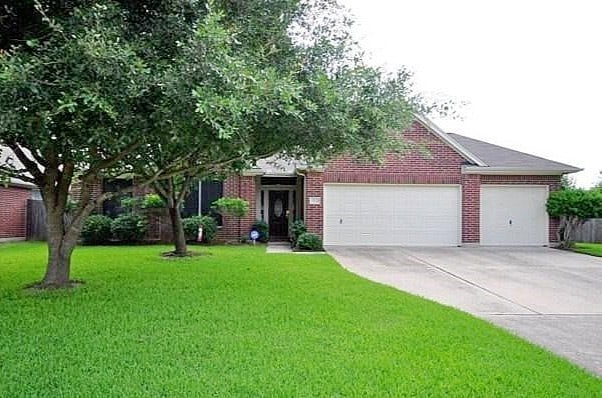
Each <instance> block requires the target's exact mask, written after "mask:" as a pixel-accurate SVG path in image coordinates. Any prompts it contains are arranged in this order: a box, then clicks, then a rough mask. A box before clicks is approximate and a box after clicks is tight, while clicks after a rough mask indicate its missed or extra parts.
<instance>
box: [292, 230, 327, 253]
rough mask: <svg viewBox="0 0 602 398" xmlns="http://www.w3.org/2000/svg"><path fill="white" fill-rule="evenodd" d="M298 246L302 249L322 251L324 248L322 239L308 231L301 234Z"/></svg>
mask: <svg viewBox="0 0 602 398" xmlns="http://www.w3.org/2000/svg"><path fill="white" fill-rule="evenodd" d="M297 247H298V248H299V249H301V250H312V251H320V250H322V239H320V237H319V236H318V235H316V234H312V233H309V232H306V233H304V234H301V236H299V239H298V240H297Z"/></svg>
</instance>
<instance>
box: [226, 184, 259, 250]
mask: <svg viewBox="0 0 602 398" xmlns="http://www.w3.org/2000/svg"><path fill="white" fill-rule="evenodd" d="M223 192H224V193H223V195H224V197H225V198H242V199H245V200H246V201H248V202H249V214H247V216H246V217H243V218H242V219H241V220H238V219H236V218H233V217H223V226H222V228H220V230H219V231H218V234H217V240H220V241H229V240H238V239H239V238H241V237H245V236H247V235H248V234H249V231H250V230H251V226H253V223H254V222H255V220H256V219H257V177H255V176H238V175H234V176H231V177H228V178H227V179H226V180H225V181H224V191H223Z"/></svg>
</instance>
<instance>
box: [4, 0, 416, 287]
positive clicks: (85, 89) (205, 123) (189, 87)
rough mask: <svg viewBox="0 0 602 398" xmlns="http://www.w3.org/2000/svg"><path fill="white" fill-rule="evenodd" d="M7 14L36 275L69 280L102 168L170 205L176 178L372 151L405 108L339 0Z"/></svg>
mask: <svg viewBox="0 0 602 398" xmlns="http://www.w3.org/2000/svg"><path fill="white" fill-rule="evenodd" d="M1 12H2V13H3V14H1V15H0V38H1V39H0V45H1V47H0V50H1V53H0V144H2V145H5V146H8V147H10V148H11V149H12V150H13V151H14V153H15V154H16V156H17V157H18V159H19V160H20V163H22V164H23V166H24V167H22V168H20V169H13V170H12V171H11V172H12V173H13V175H15V176H19V178H21V179H24V180H27V181H31V182H33V183H34V184H36V185H37V186H38V187H39V188H40V190H41V192H42V197H43V200H44V204H45V207H46V211H47V226H48V253H49V256H48V264H47V267H46V273H45V276H44V278H43V280H42V281H41V282H40V284H39V286H40V287H57V286H58V287H60V286H65V285H68V284H69V283H70V280H69V276H70V261H71V254H72V252H73V249H74V247H75V245H76V242H77V239H78V236H79V233H80V231H81V227H82V223H83V221H84V219H85V218H86V217H87V216H88V215H89V214H90V212H91V211H92V210H93V209H94V208H95V207H96V206H97V205H98V204H99V203H100V202H101V201H103V200H104V199H106V198H107V197H108V196H109V195H111V193H105V194H103V195H101V196H100V197H96V198H94V197H93V187H94V186H95V185H96V184H97V183H98V182H99V181H100V180H101V179H102V178H106V177H111V176H118V175H122V174H123V173H134V175H136V176H137V183H138V184H140V185H153V184H154V186H155V188H157V190H158V191H159V192H160V193H161V194H162V195H163V196H164V197H170V196H171V197H172V198H174V199H175V201H174V202H173V203H170V206H172V207H174V206H177V201H178V200H179V199H180V198H181V197H183V195H185V190H186V188H185V187H186V186H187V185H186V184H185V183H182V181H184V182H186V180H187V179H191V178H193V177H198V176H203V175H210V174H214V173H223V172H227V171H230V170H236V169H240V168H242V167H244V166H245V165H248V164H249V163H252V162H253V161H254V160H256V159H258V158H260V157H264V156H267V155H270V154H274V153H282V154H285V155H288V156H296V157H305V158H309V159H315V160H323V159H327V158H329V157H331V156H334V155H335V154H339V153H342V152H349V153H354V154H361V155H362V156H363V157H365V158H371V159H378V158H379V157H381V156H382V155H383V154H384V153H385V152H386V151H388V150H391V149H395V145H396V144H395V143H396V142H398V141H396V140H394V139H392V135H391V133H390V132H391V129H399V128H402V127H403V126H404V124H405V123H407V122H408V121H409V120H410V117H411V114H410V112H411V110H412V106H413V103H412V102H414V101H413V100H412V99H411V98H410V94H409V75H408V74H407V73H406V72H401V73H400V74H398V75H396V76H393V77H391V78H389V77H386V76H383V75H382V74H381V73H380V72H379V71H378V70H375V69H372V68H369V67H366V66H365V65H363V64H362V62H361V57H360V53H359V52H358V51H357V50H356V48H355V47H354V45H353V42H352V41H351V40H350V36H349V21H348V20H347V19H346V18H345V17H344V16H341V15H344V14H343V13H341V9H340V7H339V6H338V5H337V3H336V1H334V0H332V1H331V0H324V1H319V0H316V1H295V0H273V1H268V2H266V1H262V0H248V1H238V0H215V1H207V2H201V1H196V0H164V1H160V0H146V1H128V0H121V1H117V0H115V1H110V0H96V1H93V0H71V1H69V0H47V1H42V0H40V1H34V0H25V1H23V2H18V4H17V5H14V6H6V7H4V8H3V9H2V11H1ZM76 180H77V181H78V182H79V186H80V195H79V199H78V201H77V203H76V205H75V209H74V210H73V212H72V217H70V218H66V217H64V216H65V213H66V211H67V207H68V206H67V203H68V195H69V192H70V189H71V186H72V184H73V183H74V181H76ZM165 187H167V189H165ZM177 187H184V188H177ZM176 213H177V212H176ZM175 217H179V215H177V216H175ZM174 222H175V223H176V224H177V222H178V220H177V219H175V218H174ZM180 250H185V248H184V249H182V248H180Z"/></svg>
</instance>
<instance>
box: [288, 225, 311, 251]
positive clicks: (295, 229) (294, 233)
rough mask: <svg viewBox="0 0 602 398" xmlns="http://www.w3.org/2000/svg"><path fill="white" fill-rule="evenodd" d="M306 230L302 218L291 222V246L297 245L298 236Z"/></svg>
mask: <svg viewBox="0 0 602 398" xmlns="http://www.w3.org/2000/svg"><path fill="white" fill-rule="evenodd" d="M306 232H307V226H305V223H304V222H303V220H297V221H295V222H293V223H292V224H291V244H292V246H293V247H296V246H297V241H298V240H299V237H300V236H301V235H303V234H304V233H306Z"/></svg>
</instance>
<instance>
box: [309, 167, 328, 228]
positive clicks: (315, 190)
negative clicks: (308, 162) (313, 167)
mask: <svg viewBox="0 0 602 398" xmlns="http://www.w3.org/2000/svg"><path fill="white" fill-rule="evenodd" d="M324 182H325V181H324V173H322V172H317V171H308V172H307V174H306V176H305V225H307V231H308V232H311V233H314V234H316V235H319V236H320V237H322V235H323V232H324V217H323V216H324ZM310 197H314V198H320V204H310V203H309V198H310Z"/></svg>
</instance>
